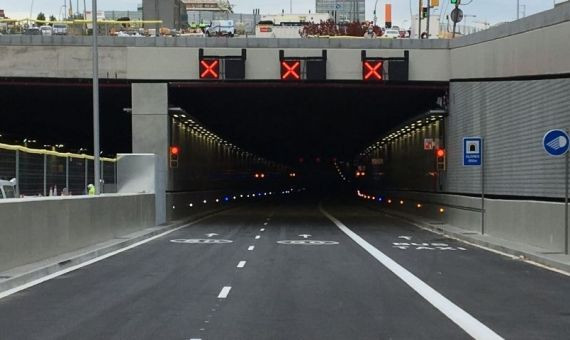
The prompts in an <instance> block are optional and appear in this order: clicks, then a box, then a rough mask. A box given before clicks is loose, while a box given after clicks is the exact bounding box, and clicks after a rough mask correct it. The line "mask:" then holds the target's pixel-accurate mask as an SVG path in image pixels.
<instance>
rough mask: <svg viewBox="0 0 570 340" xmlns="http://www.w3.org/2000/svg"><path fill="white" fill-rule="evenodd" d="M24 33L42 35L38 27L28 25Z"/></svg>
mask: <svg viewBox="0 0 570 340" xmlns="http://www.w3.org/2000/svg"><path fill="white" fill-rule="evenodd" d="M24 35H42V31H40V29H39V27H30V28H28V29H26V30H25V31H24Z"/></svg>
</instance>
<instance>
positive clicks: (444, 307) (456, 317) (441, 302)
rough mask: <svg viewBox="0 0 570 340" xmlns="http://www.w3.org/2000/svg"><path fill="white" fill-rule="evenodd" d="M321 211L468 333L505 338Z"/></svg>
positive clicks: (492, 337) (488, 338)
mask: <svg viewBox="0 0 570 340" xmlns="http://www.w3.org/2000/svg"><path fill="white" fill-rule="evenodd" d="M319 209H320V211H321V213H322V214H323V215H325V216H326V217H327V218H328V219H329V220H331V221H332V222H333V223H334V224H335V225H336V226H337V227H338V228H339V229H340V230H341V231H343V232H344V233H345V234H346V235H347V236H348V237H350V238H351V239H352V240H353V241H354V242H356V243H357V244H358V245H359V246H360V247H362V248H363V249H364V250H366V251H367V252H368V253H369V254H370V255H372V256H373V257H374V258H376V260H378V261H379V262H380V263H382V264H383V265H384V266H385V267H386V268H388V269H389V270H390V271H391V272H392V273H394V274H395V275H396V276H397V277H399V278H400V279H401V280H402V281H404V282H405V283H406V284H407V285H408V286H410V288H412V289H413V290H415V291H416V292H417V293H418V294H419V295H420V296H422V297H423V298H424V299H426V300H427V301H428V302H429V303H431V304H432V305H433V306H434V307H435V308H437V309H438V310H439V311H440V312H442V313H443V314H444V315H445V316H447V317H448V318H449V319H450V320H451V321H453V322H454V323H455V324H457V325H458V326H459V327H461V328H462V329H463V330H464V331H465V332H467V334H469V335H470V336H472V337H473V338H475V339H485V340H490V339H503V338H502V337H501V336H500V335H498V334H497V333H495V332H494V331H492V330H491V329H490V328H489V327H487V326H485V325H484V324H483V323H481V322H480V321H479V320H477V319H475V318H474V317H473V316H471V315H470V314H469V313H467V312H466V311H464V310H463V309H461V308H460V307H458V306H457V305H455V304H454V303H453V302H451V301H450V300H448V299H447V298H446V297H444V296H443V295H441V294H440V293H438V292H437V291H436V290H435V289H433V288H431V287H430V286H429V285H428V284H426V283H425V282H423V281H422V280H420V279H419V278H418V277H416V276H415V275H414V274H412V273H411V272H409V271H408V270H406V269H405V268H404V267H402V266H401V265H399V264H398V263H397V262H396V261H394V260H392V259H391V258H390V257H388V256H387V255H385V254H384V253H382V252H381V251H380V250H378V249H376V248H375V247H374V246H372V245H371V244H370V243H368V242H367V241H366V240H364V239H363V238H362V237H360V236H358V234H356V233H355V232H353V231H352V230H350V228H348V227H347V226H345V225H344V224H343V223H342V222H341V221H339V220H338V219H336V218H335V217H334V216H332V215H331V214H329V213H328V212H327V211H326V210H324V209H323V207H322V206H320V207H319Z"/></svg>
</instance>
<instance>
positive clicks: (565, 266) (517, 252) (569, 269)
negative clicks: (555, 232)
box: [369, 207, 570, 276]
mask: <svg viewBox="0 0 570 340" xmlns="http://www.w3.org/2000/svg"><path fill="white" fill-rule="evenodd" d="M369 208H370V209H372V210H375V211H379V212H382V213H384V214H386V215H387V216H390V217H393V218H398V219H401V220H404V221H406V222H408V223H411V224H412V225H414V226H416V227H418V228H421V229H425V230H427V231H430V232H434V233H437V234H442V235H444V236H449V237H451V238H454V239H457V240H459V241H464V242H467V243H471V244H473V245H475V246H479V247H482V248H487V249H486V250H488V251H495V252H500V253H503V255H509V256H512V257H514V258H517V259H519V260H521V261H525V262H528V263H530V264H533V265H538V266H541V267H545V268H546V269H549V270H554V271H557V272H558V271H562V272H564V273H562V274H565V275H569V276H570V263H565V262H561V261H557V260H556V259H552V258H549V257H546V256H541V255H538V254H536V253H534V252H529V251H525V250H522V249H517V248H514V247H508V246H506V245H502V244H499V243H496V242H492V241H490V240H489V241H486V240H481V239H478V238H474V237H470V236H469V235H465V234H462V233H460V232H455V231H451V230H447V229H445V228H443V227H441V226H439V225H438V226H436V225H432V224H429V223H426V222H423V221H419V220H415V219H413V218H411V217H410V216H409V215H408V214H406V213H402V212H399V211H396V210H388V209H383V208H375V207H369Z"/></svg>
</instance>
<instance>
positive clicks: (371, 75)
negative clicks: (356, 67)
mask: <svg viewBox="0 0 570 340" xmlns="http://www.w3.org/2000/svg"><path fill="white" fill-rule="evenodd" d="M383 66H384V61H382V60H364V61H363V62H362V78H363V79H364V80H369V81H382V80H384V77H383V75H382V69H383Z"/></svg>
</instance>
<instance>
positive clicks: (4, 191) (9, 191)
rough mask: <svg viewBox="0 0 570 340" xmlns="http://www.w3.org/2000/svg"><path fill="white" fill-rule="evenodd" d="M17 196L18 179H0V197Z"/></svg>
mask: <svg viewBox="0 0 570 340" xmlns="http://www.w3.org/2000/svg"><path fill="white" fill-rule="evenodd" d="M7 198H16V181H15V180H11V181H3V180H0V199H7Z"/></svg>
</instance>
